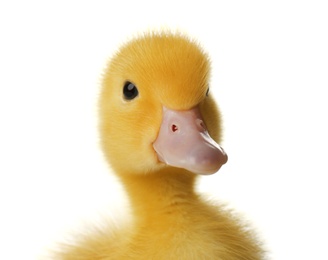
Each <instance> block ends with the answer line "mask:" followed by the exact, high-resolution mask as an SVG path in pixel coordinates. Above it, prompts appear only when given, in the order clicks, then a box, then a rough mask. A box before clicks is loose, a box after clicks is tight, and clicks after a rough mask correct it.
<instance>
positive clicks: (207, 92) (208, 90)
mask: <svg viewBox="0 0 328 260" xmlns="http://www.w3.org/2000/svg"><path fill="white" fill-rule="evenodd" d="M209 92H210V88H208V89H207V91H206V96H207V97H208V94H209Z"/></svg>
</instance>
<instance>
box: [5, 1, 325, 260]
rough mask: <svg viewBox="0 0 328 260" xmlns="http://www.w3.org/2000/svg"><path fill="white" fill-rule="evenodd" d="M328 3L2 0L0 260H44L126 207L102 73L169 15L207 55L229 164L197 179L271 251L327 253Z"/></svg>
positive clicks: (285, 255) (285, 256)
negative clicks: (107, 137) (100, 128)
mask: <svg viewBox="0 0 328 260" xmlns="http://www.w3.org/2000/svg"><path fill="white" fill-rule="evenodd" d="M325 2H326V1H290V0H285V1H255V0H251V1H211V2H210V1H205V0H203V1H168V0H166V1H160V2H156V1H153V2H151V1H140V0H139V1H115V2H114V1H9V0H8V1H1V2H0V211H1V212H0V213H1V214H0V240H1V241H0V259H7V260H8V259H9V260H11V259H24V260H28V259H47V258H46V257H43V258H42V257H40V255H42V254H44V253H45V252H46V249H47V248H49V247H50V248H51V247H53V245H54V243H55V241H62V240H63V237H64V234H67V232H69V231H71V230H72V229H79V227H80V226H81V225H83V223H85V222H89V221H91V222H98V219H99V217H98V216H102V217H106V218H109V219H110V220H112V221H114V222H117V221H118V220H119V219H120V218H122V216H123V215H124V212H125V206H126V202H125V200H124V199H123V198H124V194H123V193H122V191H121V190H120V187H119V185H118V184H117V182H116V181H115V179H114V177H113V176H112V175H111V174H110V173H109V172H110V170H109V169H108V167H107V165H106V163H105V162H104V160H103V157H102V154H101V152H100V150H99V147H98V133H97V118H96V114H97V107H96V104H97V94H98V90H99V83H100V80H101V73H102V70H103V68H104V66H105V64H106V62H107V59H108V58H109V57H110V55H111V54H112V53H113V52H114V51H115V49H116V48H117V47H118V45H119V44H120V43H122V42H124V41H125V39H127V38H129V37H131V35H135V34H136V33H137V32H142V31H145V30H147V29H149V28H158V27H159V26H163V25H165V26H167V27H169V28H179V29H180V30H182V31H185V32H187V33H188V34H190V35H191V36H193V37H196V38H197V39H198V40H199V41H200V42H201V43H202V44H203V45H204V47H205V49H206V50H207V51H208V52H209V53H210V56H211V58H212V61H213V77H212V88H211V92H212V94H214V95H215V96H216V99H217V101H218V103H219V105H220V107H221V110H222V113H223V118H224V127H225V129H224V142H223V143H222V146H223V147H224V148H225V150H226V151H227V152H228V155H229V162H228V164H227V165H225V166H224V167H223V168H222V169H221V170H220V171H219V172H218V173H217V174H215V175H212V176H207V177H204V178H202V180H201V182H200V185H199V190H200V191H201V192H203V193H205V194H207V196H209V197H211V198H213V199H214V200H219V201H222V202H228V203H229V205H230V206H231V207H232V208H234V209H236V210H237V211H239V212H241V213H242V214H244V215H245V217H246V218H247V219H249V220H250V221H251V222H252V223H254V226H255V227H257V228H258V230H259V232H260V234H261V235H262V237H263V239H265V241H266V243H267V247H268V249H269V250H270V251H271V259H279V260H290V259H328V253H327V248H326V247H327V232H328V224H327V221H328V213H327V198H328V191H327V174H328V167H327V161H328V160H327V158H326V157H327V146H328V138H327V134H328V126H327V125H328V124H327V118H328V116H327V112H328V104H327V103H328V102H327V97H328V94H327V87H328V76H327V75H328V51H327V49H328V39H327V38H328V18H327V17H328V9H327V4H326V3H325ZM195 214H197V212H195Z"/></svg>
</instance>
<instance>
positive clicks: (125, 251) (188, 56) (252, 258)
mask: <svg viewBox="0 0 328 260" xmlns="http://www.w3.org/2000/svg"><path fill="white" fill-rule="evenodd" d="M209 73H210V62H209V58H208V56H207V54H206V53H205V52H204V51H203V50H202V49H201V48H200V47H199V45H198V44H197V43H196V42H195V41H193V40H191V39H189V38H188V37H186V36H184V35H181V34H177V33H168V32H158V33H148V34H145V35H142V36H140V37H137V38H135V39H133V40H131V41H129V42H128V43H127V44H125V45H123V46H121V48H120V50H119V51H118V52H117V53H116V54H115V55H114V56H113V58H112V59H111V61H110V62H109V64H108V67H107V69H106V70H105V74H104V80H103V85H102V91H101V94H100V101H99V117H100V135H101V141H102V148H103V151H104V154H105V156H106V158H107V160H108V162H109V163H110V165H111V167H112V169H113V170H114V172H115V174H116V175H117V176H118V177H119V179H120V181H121V182H122V184H123V185H124V187H125V190H126V192H127V194H128V196H129V199H130V203H131V208H132V217H133V220H132V222H131V223H130V224H129V225H127V226H122V227H121V228H115V229H114V228H112V227H110V225H109V226H108V227H103V228H100V229H99V230H97V231H93V232H90V231H86V232H84V235H79V236H78V238H77V239H76V242H75V243H74V244H73V245H66V246H63V248H62V250H61V252H59V253H57V254H56V256H55V259H62V260H91V259H103V260H105V259H119V260H121V259H123V260H125V259H142V260H148V259H154V260H161V259H163V260H164V259H165V260H168V259H178V260H192V259H195V260H200V259H209V260H212V259H222V260H229V259H231V260H232V259H235V260H237V259H240V260H242V259H245V260H246V259H249V260H256V259H264V253H263V250H262V249H261V246H260V243H259V242H258V241H257V240H256V239H255V236H254V234H253V232H251V231H249V230H250V229H249V228H248V227H246V226H244V225H242V224H241V222H240V221H239V220H238V219H236V218H235V217H234V216H232V214H230V213H229V212H227V211H225V210H223V209H222V208H221V207H219V206H214V205H211V204H210V203H207V202H205V201H204V200H202V199H201V198H200V197H199V195H197V194H196V192H195V189H194V185H195V178H196V176H195V174H193V173H190V172H188V171H186V170H183V169H178V168H174V167H170V166H165V165H164V164H163V163H161V162H159V161H158V159H157V156H156V153H155V151H154V149H153V147H152V143H153V142H154V140H155V139H156V137H157V134H158V131H159V128H160V124H161V120H162V107H163V106H165V107H167V108H170V109H175V110H186V109H190V108H193V107H195V106H199V107H200V111H201V113H202V117H203V118H204V121H205V124H206V126H207V128H208V131H209V133H210V135H211V136H212V137H213V139H215V140H216V141H220V138H221V123H220V115H219V112H218V110H217V107H216V105H215V102H214V100H213V98H212V96H211V94H209V95H207V94H206V93H207V90H208V88H209V86H210V84H209V76H210V75H209ZM127 81H130V82H133V83H134V84H135V85H136V86H137V87H138V91H139V95H138V97H137V98H135V99H134V100H125V99H124V97H123V95H122V89H123V86H124V84H125V82H127ZM86 230H88V229H86Z"/></svg>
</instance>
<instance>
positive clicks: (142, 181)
mask: <svg viewBox="0 0 328 260" xmlns="http://www.w3.org/2000/svg"><path fill="white" fill-rule="evenodd" d="M120 178H121V181H122V183H123V185H124V187H125V189H126V191H127V194H128V196H129V198H130V202H131V206H132V210H133V211H132V212H133V215H134V216H135V217H136V219H137V220H139V221H146V222H147V221H151V220H152V219H154V218H156V217H157V216H160V217H161V219H162V220H163V218H165V216H167V218H168V219H169V218H170V216H171V217H172V214H170V213H172V211H174V214H173V215H174V217H177V215H179V213H181V214H182V213H183V212H184V211H185V209H186V208H188V207H190V206H191V205H192V204H193V202H196V201H197V200H198V199H197V195H196V194H195V190H194V187H195V179H196V176H195V175H194V174H192V173H190V172H188V171H185V170H182V169H177V168H166V169H163V170H160V171H158V172H155V173H149V174H145V175H133V174H123V175H121V176H120Z"/></svg>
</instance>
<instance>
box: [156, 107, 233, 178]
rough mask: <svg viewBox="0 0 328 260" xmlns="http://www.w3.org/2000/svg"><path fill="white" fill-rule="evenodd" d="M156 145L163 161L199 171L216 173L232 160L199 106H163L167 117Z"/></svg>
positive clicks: (199, 172)
mask: <svg viewBox="0 0 328 260" xmlns="http://www.w3.org/2000/svg"><path fill="white" fill-rule="evenodd" d="M153 147H154V149H155V151H156V153H157V156H158V159H159V160H160V161H161V162H164V163H166V164H168V165H171V166H175V167H178V168H184V169H186V170H189V171H191V172H194V173H198V174H212V173H215V172H217V171H218V170H219V169H220V168H221V166H222V165H223V164H225V163H226V162H227V160H228V157H227V154H226V153H225V152H224V150H223V149H222V148H221V147H220V146H219V145H218V144H217V143H216V142H215V141H214V140H213V139H212V138H211V137H210V135H209V134H208V132H207V130H206V126H205V123H204V122H203V119H202V116H201V113H200V111H199V108H198V107H196V108H193V109H190V110H187V111H175V110H170V109H168V108H166V107H163V121H162V125H161V128H160V130H159V134H158V137H157V139H156V141H155V142H154V143H153Z"/></svg>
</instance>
